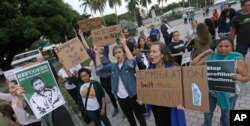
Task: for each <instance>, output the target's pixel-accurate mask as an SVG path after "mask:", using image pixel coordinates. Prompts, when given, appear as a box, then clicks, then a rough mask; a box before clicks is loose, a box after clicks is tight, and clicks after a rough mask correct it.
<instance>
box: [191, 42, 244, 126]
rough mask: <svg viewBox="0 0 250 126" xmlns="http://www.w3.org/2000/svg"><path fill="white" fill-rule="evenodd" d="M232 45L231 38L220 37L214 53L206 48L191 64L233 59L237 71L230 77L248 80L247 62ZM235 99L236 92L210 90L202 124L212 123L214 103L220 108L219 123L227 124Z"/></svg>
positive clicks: (208, 125)
mask: <svg viewBox="0 0 250 126" xmlns="http://www.w3.org/2000/svg"><path fill="white" fill-rule="evenodd" d="M233 47H234V45H233V40H232V39H231V38H222V39H220V40H219V41H218V43H217V53H214V52H213V51H212V50H210V49H209V50H206V51H204V52H202V53H201V54H200V55H198V56H197V57H196V58H194V59H193V61H192V62H191V64H192V65H202V64H205V61H211V60H235V61H236V62H237V71H236V74H235V75H234V76H233V77H232V78H233V79H235V80H237V81H241V82H247V81H249V76H248V71H247V70H248V69H247V64H246V62H245V60H244V57H243V56H242V55H241V54H240V53H238V52H233ZM236 86H238V85H236ZM236 100H237V94H236V93H227V92H216V91H210V92H209V104H210V112H208V113H204V118H205V119H204V126H211V125H212V119H213V112H214V110H215V107H216V104H218V105H219V106H220V108H221V118H220V125H221V126H229V122H230V121H229V112H230V109H234V106H235V103H236Z"/></svg>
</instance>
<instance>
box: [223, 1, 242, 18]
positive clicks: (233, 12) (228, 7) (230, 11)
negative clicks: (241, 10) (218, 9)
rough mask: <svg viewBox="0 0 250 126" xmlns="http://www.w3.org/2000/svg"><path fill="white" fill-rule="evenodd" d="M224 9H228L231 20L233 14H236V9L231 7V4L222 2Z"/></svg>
mask: <svg viewBox="0 0 250 126" xmlns="http://www.w3.org/2000/svg"><path fill="white" fill-rule="evenodd" d="M243 1H244V0H243ZM224 9H229V15H230V20H233V18H234V16H236V15H237V11H236V10H235V9H234V8H231V4H229V3H227V2H226V3H225V4H224Z"/></svg>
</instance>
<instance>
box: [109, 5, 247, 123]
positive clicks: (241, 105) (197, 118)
mask: <svg viewBox="0 0 250 126" xmlns="http://www.w3.org/2000/svg"><path fill="white" fill-rule="evenodd" d="M232 7H233V8H236V9H239V8H240V6H239V4H237V5H233V6H232ZM211 11H212V8H210V12H211ZM210 16H211V13H210ZM205 18H208V17H205ZM205 18H204V17H203V16H202V15H201V14H198V15H196V17H195V19H196V20H197V21H198V22H203V21H204V19H205ZM170 24H171V25H172V26H173V29H174V30H178V31H179V32H180V34H181V36H182V37H183V36H184V34H185V31H186V30H187V29H188V28H189V27H190V24H183V20H182V19H179V20H175V21H172V22H170ZM142 29H143V30H144V32H145V35H146V36H148V32H149V29H147V28H145V27H144V28H142ZM161 41H163V38H161ZM110 50H111V51H112V46H111V47H110ZM111 51H110V52H111ZM110 57H111V59H112V60H115V59H114V57H113V56H112V54H111V53H110ZM241 90H242V92H241V93H240V94H239V97H238V100H237V102H236V107H235V109H250V83H247V84H245V86H243V87H241ZM112 112H113V107H112V104H111V102H109V103H108V104H107V113H108V117H109V119H110V121H111V123H112V125H113V126H129V124H128V122H127V119H126V118H123V114H122V112H121V111H120V113H119V114H118V115H117V116H116V117H114V118H112V117H111V114H112ZM185 113H186V120H187V124H188V126H201V125H202V124H203V121H204V116H203V113H201V112H197V111H191V110H185ZM220 114H221V113H220V109H218V108H216V110H215V112H214V118H213V126H219V121H220ZM146 120H147V125H148V126H155V124H154V118H153V116H152V115H151V117H150V118H148V119H146ZM138 125H139V124H138Z"/></svg>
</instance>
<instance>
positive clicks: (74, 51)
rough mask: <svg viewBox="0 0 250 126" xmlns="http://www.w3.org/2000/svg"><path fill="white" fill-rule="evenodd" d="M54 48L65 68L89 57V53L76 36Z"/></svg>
mask: <svg viewBox="0 0 250 126" xmlns="http://www.w3.org/2000/svg"><path fill="white" fill-rule="evenodd" d="M54 50H55V52H56V54H57V55H58V57H59V58H60V60H61V61H62V63H63V66H64V67H65V68H66V69H67V70H69V69H70V68H72V67H74V66H76V65H78V64H80V63H82V62H84V61H86V60H87V59H89V55H88V54H87V52H86V50H85V49H84V47H83V45H82V43H81V41H80V40H79V39H78V38H77V37H76V38H73V39H71V40H69V41H68V42H66V43H64V44H62V45H60V46H59V47H57V48H55V49H54Z"/></svg>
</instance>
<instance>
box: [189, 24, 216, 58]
mask: <svg viewBox="0 0 250 126" xmlns="http://www.w3.org/2000/svg"><path fill="white" fill-rule="evenodd" d="M187 45H188V46H189V47H191V48H193V50H192V58H195V57H196V56H198V55H199V54H200V53H202V52H203V51H205V50H207V49H210V48H213V42H212V35H211V34H210V33H209V31H208V29H207V27H206V25H205V24H204V23H200V24H198V26H197V36H196V37H195V38H194V39H192V40H191V41H190V43H187Z"/></svg>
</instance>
